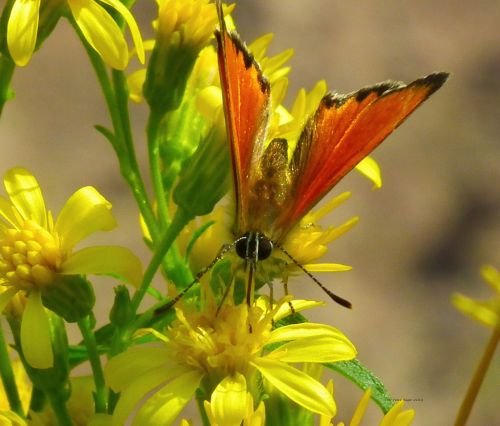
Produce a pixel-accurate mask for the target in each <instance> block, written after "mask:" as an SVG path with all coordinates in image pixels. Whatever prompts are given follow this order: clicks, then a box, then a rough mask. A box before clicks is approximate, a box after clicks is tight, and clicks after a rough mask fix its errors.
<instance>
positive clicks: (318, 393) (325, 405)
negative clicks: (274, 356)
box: [252, 358, 336, 417]
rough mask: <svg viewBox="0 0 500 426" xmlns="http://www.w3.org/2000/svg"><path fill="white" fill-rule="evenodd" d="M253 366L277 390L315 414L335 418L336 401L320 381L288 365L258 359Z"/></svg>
mask: <svg viewBox="0 0 500 426" xmlns="http://www.w3.org/2000/svg"><path fill="white" fill-rule="evenodd" d="M252 364H253V365H254V366H255V368H257V369H258V370H259V371H260V373H261V374H262V376H264V378H265V379H266V380H268V381H269V382H270V383H271V384H272V385H273V386H274V387H275V388H276V389H278V390H279V391H280V392H281V393H283V394H284V395H286V396H287V397H288V398H290V399H291V400H292V401H295V402H296V403H297V404H299V405H301V406H302V407H304V408H306V409H308V410H309V411H312V412H313V413H319V414H324V415H326V416H330V417H334V416H335V412H336V406H335V401H334V399H333V397H332V395H331V394H330V393H329V392H328V390H327V389H326V388H325V387H324V386H323V385H322V384H321V383H319V382H318V381H316V380H314V379H312V378H311V377H310V376H308V375H307V374H305V373H303V372H302V371H300V370H297V369H296V368H294V367H291V366H289V365H288V364H286V363H284V362H280V361H275V360H271V359H267V358H257V359H255V360H254V361H253V362H252Z"/></svg>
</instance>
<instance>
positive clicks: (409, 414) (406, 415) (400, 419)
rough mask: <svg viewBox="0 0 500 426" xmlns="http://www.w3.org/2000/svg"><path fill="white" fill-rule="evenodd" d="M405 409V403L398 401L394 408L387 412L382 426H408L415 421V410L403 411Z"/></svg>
mask: <svg viewBox="0 0 500 426" xmlns="http://www.w3.org/2000/svg"><path fill="white" fill-rule="evenodd" d="M403 407H404V402H403V401H398V402H397V403H396V404H394V405H393V406H392V408H391V409H390V410H389V411H388V412H387V414H386V415H385V416H384V418H383V419H382V421H381V422H380V426H408V425H410V424H411V422H412V421H413V418H414V417H415V411H414V410H406V411H401V410H402V409H403Z"/></svg>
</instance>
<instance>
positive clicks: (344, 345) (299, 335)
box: [267, 323, 356, 362]
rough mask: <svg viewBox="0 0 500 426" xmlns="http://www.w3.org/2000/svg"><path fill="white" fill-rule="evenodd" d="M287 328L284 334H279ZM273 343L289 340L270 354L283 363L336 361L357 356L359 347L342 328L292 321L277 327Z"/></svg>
mask: <svg viewBox="0 0 500 426" xmlns="http://www.w3.org/2000/svg"><path fill="white" fill-rule="evenodd" d="M281 329H286V330H284V331H283V332H282V333H277V332H278V331H279V330H281ZM270 337H271V338H270V342H273V343H274V342H279V341H288V340H291V341H289V342H288V343H285V344H284V345H282V346H280V347H279V348H277V349H275V350H274V351H272V352H271V353H269V354H268V355H267V356H268V357H269V358H272V359H278V360H280V361H283V362H337V361H346V360H349V359H352V358H354V357H355V356H356V348H355V347H354V345H353V344H352V343H351V341H350V340H349V339H348V338H347V337H346V336H345V335H344V334H343V333H341V332H340V331H338V330H336V329H334V328H333V327H329V326H323V325H322V324H311V323H304V324H293V325H290V326H285V327H280V328H278V329H276V330H274V331H273V332H272V333H271V336H270Z"/></svg>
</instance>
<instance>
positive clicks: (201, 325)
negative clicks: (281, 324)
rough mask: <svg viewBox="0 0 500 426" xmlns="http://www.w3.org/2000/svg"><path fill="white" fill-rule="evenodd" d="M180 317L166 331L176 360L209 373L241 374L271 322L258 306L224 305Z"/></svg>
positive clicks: (215, 374)
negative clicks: (212, 312)
mask: <svg viewBox="0 0 500 426" xmlns="http://www.w3.org/2000/svg"><path fill="white" fill-rule="evenodd" d="M186 315H187V316H186V317H185V316H184V312H182V311H180V310H178V311H177V318H178V320H177V321H176V322H175V323H174V324H173V325H172V326H171V327H170V329H169V330H168V334H167V335H168V337H169V338H170V339H169V340H170V343H171V344H173V345H175V349H174V351H175V353H176V354H177V358H178V360H179V361H180V362H182V363H184V364H189V365H191V366H195V367H197V368H201V369H202V370H204V371H206V372H207V373H208V374H209V375H211V376H222V377H224V376H226V375H227V374H233V373H235V372H239V373H241V374H245V373H246V372H247V370H248V368H249V361H250V360H251V359H252V357H254V356H256V355H259V354H260V353H261V351H262V348H263V346H264V344H265V342H266V341H267V339H268V337H269V333H270V331H271V327H272V323H271V321H270V320H269V321H268V320H267V319H266V318H265V315H263V311H262V310H261V309H260V308H258V307H255V306H253V307H250V309H249V308H248V307H247V305H246V304H241V305H238V306H234V305H229V306H224V307H222V309H221V310H220V311H219V312H218V314H216V315H210V314H200V313H197V314H194V315H193V316H189V315H188V314H186Z"/></svg>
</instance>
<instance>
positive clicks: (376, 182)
mask: <svg viewBox="0 0 500 426" xmlns="http://www.w3.org/2000/svg"><path fill="white" fill-rule="evenodd" d="M356 170H357V171H358V172H359V173H361V174H362V175H363V176H365V177H366V178H368V179H369V180H371V181H372V182H373V189H379V188H382V173H381V171H380V167H379V165H378V164H377V162H376V161H375V160H374V159H373V158H371V157H369V156H368V157H365V158H363V159H362V160H361V162H360V163H359V164H358V165H357V166H356Z"/></svg>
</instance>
